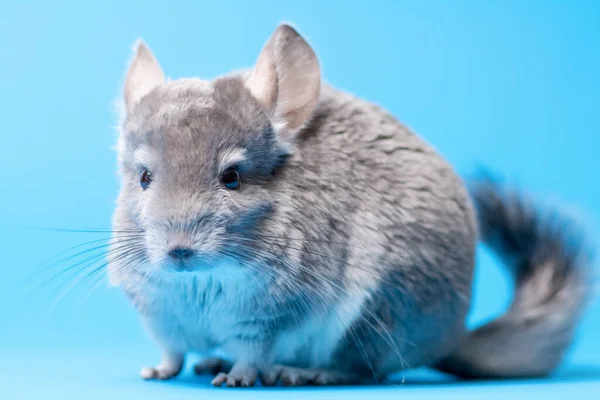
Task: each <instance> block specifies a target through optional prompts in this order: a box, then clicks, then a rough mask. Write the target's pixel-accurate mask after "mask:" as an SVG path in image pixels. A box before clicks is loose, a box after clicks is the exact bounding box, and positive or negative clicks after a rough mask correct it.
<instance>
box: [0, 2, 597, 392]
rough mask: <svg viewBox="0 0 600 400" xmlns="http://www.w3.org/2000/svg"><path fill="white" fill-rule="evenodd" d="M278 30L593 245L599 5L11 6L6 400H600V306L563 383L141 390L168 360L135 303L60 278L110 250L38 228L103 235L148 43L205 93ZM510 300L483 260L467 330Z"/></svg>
mask: <svg viewBox="0 0 600 400" xmlns="http://www.w3.org/2000/svg"><path fill="white" fill-rule="evenodd" d="M281 20H288V21H292V22H293V23H294V24H295V25H296V26H297V27H298V28H299V30H300V31H301V32H302V33H303V34H304V35H305V36H306V37H307V38H308V39H309V41H310V42H311V44H312V45H313V46H314V48H315V49H316V51H317V53H318V55H319V57H320V60H321V64H322V68H323V72H324V76H325V79H326V80H327V81H329V82H330V83H332V84H333V85H335V86H337V87H339V88H342V89H345V90H347V91H350V92H352V93H354V94H356V95H358V96H360V97H364V98H366V99H369V100H372V101H374V102H376V103H379V104H381V105H382V106H384V107H385V108H387V109H388V110H390V111H391V112H392V113H393V114H394V115H396V116H397V117H398V118H399V119H400V120H401V121H403V122H404V123H406V124H407V125H408V126H410V127H411V128H413V129H414V130H416V131H417V132H418V133H419V134H421V135H422V136H423V137H425V138H426V139H427V140H428V141H429V142H430V143H432V144H433V145H434V146H435V147H436V148H437V149H438V150H439V151H440V152H441V153H442V154H443V155H444V156H445V157H446V158H447V159H449V160H450V161H451V162H452V163H453V165H454V166H455V167H456V169H457V170H458V171H459V172H461V173H468V172H470V171H471V170H472V168H473V167H474V166H476V165H477V164H485V165H487V166H489V167H491V168H492V169H493V170H496V171H499V172H501V173H503V174H504V175H505V176H506V177H508V178H509V179H511V180H513V181H514V182H516V183H517V184H519V185H522V186H525V187H527V188H528V189H530V190H531V191H532V192H533V193H534V194H535V195H537V196H538V197H540V198H541V199H543V200H546V201H549V202H552V203H558V204H560V205H561V206H562V207H564V208H565V209H566V210H567V211H568V212H571V213H573V214H574V215H576V216H577V217H578V218H580V219H581V220H583V221H584V222H585V224H586V226H587V227H588V228H589V230H590V233H591V234H592V237H593V238H594V239H592V240H593V244H594V246H596V247H598V244H600V241H599V240H598V238H599V237H600V229H598V227H599V226H600V224H599V222H600V179H599V177H598V175H599V174H600V162H599V160H598V147H600V118H598V115H599V112H600V78H599V76H600V2H598V1H594V0H590V1H584V0H578V1H543V0H528V1H522V0H510V1H495V2H493V1H487V2H481V1H475V0H473V1H466V0H461V1H449V0H441V1H433V0H426V1H411V2H408V1H368V2H366V1H362V2H359V1H258V0H256V1H231V0H230V1H219V2H216V1H210V2H209V1H191V0H188V1H173V2H166V1H165V2H153V1H141V0H130V1H116V0H107V1H96V2H83V1H64V0H55V1H51V2H50V1H41V0H38V1H36V0H30V1H9V0H2V1H0V115H1V119H0V121H1V122H0V255H1V256H0V399H6V400H12V399H34V398H45V399H54V398H56V399H83V398H85V399H107V398H110V399H138V398H139V399H142V398H143V399H155V398H156V399H158V398H177V399H198V398H211V399H234V398H235V399H244V398H273V399H278V398H281V397H282V396H286V397H289V398H300V397H302V398H304V397H306V398H315V399H317V398H335V397H336V396H339V397H344V398H346V399H352V398H356V399H359V398H368V397H369V396H377V397H379V398H403V399H413V398H432V397H439V398H456V399H468V398H486V399H487V398H508V396H512V398H527V399H533V398H541V399H549V398H562V397H565V396H569V397H570V398H573V399H575V398H577V399H579V398H598V397H597V396H598V393H600V341H599V340H598V337H599V336H600V313H599V312H598V311H600V302H599V301H598V300H597V299H596V298H597V296H595V297H596V298H595V299H594V301H593V304H592V305H591V307H590V309H589V310H588V313H587V315H586V318H585V320H584V323H583V325H582V326H581V329H580V331H579V334H578V338H577V342H576V344H575V345H574V347H573V350H572V352H571V353H570V354H569V358H568V360H567V363H566V364H565V366H564V367H563V368H562V369H561V370H560V371H558V372H557V374H556V376H554V377H553V378H551V379H549V380H538V381H520V382H496V383H493V382H492V383H489V382H488V383H445V384H436V382H438V381H437V377H432V376H430V375H425V374H424V375H422V376H421V375H419V377H418V378H414V379H412V380H411V379H410V375H409V376H408V377H407V379H406V381H405V383H404V384H403V385H402V384H398V385H396V386H391V385H387V386H386V385H382V386H381V387H360V388H305V389H284V388H270V389H262V388H254V389H244V390H235V391H232V390H228V389H225V388H222V389H215V388H212V387H210V385H209V381H208V379H204V378H196V377H194V376H193V374H192V373H191V372H190V371H189V370H187V371H186V372H185V373H184V375H183V376H182V377H180V378H178V379H177V380H175V381H172V382H143V381H142V380H141V379H139V378H138V372H139V368H140V367H141V366H142V365H147V364H152V363H155V362H157V361H158V359H159V355H160V353H159V349H158V348H157V347H156V346H154V344H153V343H152V342H151V341H150V340H149V339H148V338H147V336H146V334H145V332H144V331H143V329H142V327H141V325H140V323H139V321H138V318H137V315H136V313H135V312H134V310H133V309H132V307H131V306H130V305H129V304H128V302H127V301H126V299H125V297H124V296H123V295H122V294H121V293H120V291H119V290H116V289H111V288H108V287H107V285H106V282H105V281H103V280H99V279H97V277H96V276H95V275H93V276H90V277H85V276H83V277H82V276H81V275H79V276H76V277H75V278H70V273H71V272H73V273H74V272H76V271H77V269H76V268H72V269H71V270H67V268H69V266H70V265H72V263H70V262H69V260H67V261H64V262H62V263H60V264H58V265H52V264H51V263H48V262H47V261H48V259H49V258H50V257H51V256H54V255H56V254H57V253H59V252H60V251H62V250H64V249H66V248H69V247H72V246H75V245H77V244H80V243H84V242H88V241H92V240H100V239H104V238H105V237H106V233H102V232H97V233H93V232H62V231H55V230H54V231H49V230H41V229H38V228H39V227H51V228H66V229H76V230H77V229H88V228H98V229H100V230H102V229H106V228H108V226H109V224H110V217H111V212H112V208H113V204H114V199H115V196H116V194H117V190H118V180H117V176H116V168H115V153H114V151H113V148H112V147H113V145H114V143H115V137H116V132H115V130H114V129H113V127H114V124H115V123H116V121H117V116H116V114H115V113H114V112H113V111H114V110H113V102H114V99H115V98H116V97H117V96H118V95H119V94H120V93H121V84H122V82H123V77H124V71H125V67H126V65H127V63H128V60H129V57H130V53H131V45H132V43H133V42H134V40H135V39H136V38H138V37H142V38H144V39H145V40H146V42H147V43H148V44H149V45H150V47H151V48H152V49H153V50H154V52H155V54H156V56H157V57H158V59H159V61H160V62H161V64H162V67H163V69H164V70H165V72H166V73H167V74H168V75H170V76H171V77H183V76H200V77H203V78H211V77H214V76H217V75H219V74H221V73H225V72H228V71H230V70H232V69H236V68H240V67H246V66H250V65H252V64H253V62H254V61H255V58H256V56H257V55H258V52H259V51H260V48H261V47H262V45H263V43H264V42H265V41H266V39H267V38H268V37H269V35H270V34H271V32H272V30H273V29H274V28H275V26H276V25H277V24H278V23H279V22H280V21H281ZM594 235H595V236H594ZM69 254H74V253H73V252H71V253H69ZM60 258H61V257H60V256H58V257H57V258H56V259H60ZM44 263H45V264H44ZM44 265H46V267H41V268H40V266H44ZM65 270H66V272H63V273H62V274H59V273H60V271H65ZM78 277H80V278H82V279H78ZM509 293H510V285H509V283H508V281H507V279H506V277H505V276H504V274H503V273H502V272H501V269H500V268H499V267H498V265H496V261H495V259H494V258H492V257H491V256H490V255H489V254H488V253H486V252H485V251H483V252H481V253H480V256H479V263H478V270H477V274H476V287H475V305H474V308H473V311H472V314H471V323H472V324H474V325H476V324H478V323H480V322H481V321H483V320H485V319H487V318H490V317H491V316H493V315H496V314H498V313H500V312H502V310H503V309H504V307H506V305H507V302H508V300H509ZM596 293H597V291H596ZM594 393H595V394H594ZM595 396H596V397H595Z"/></svg>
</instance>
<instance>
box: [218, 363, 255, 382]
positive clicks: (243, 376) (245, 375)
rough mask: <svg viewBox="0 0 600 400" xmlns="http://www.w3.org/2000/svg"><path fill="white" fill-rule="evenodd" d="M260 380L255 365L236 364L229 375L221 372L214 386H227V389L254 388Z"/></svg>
mask: <svg viewBox="0 0 600 400" xmlns="http://www.w3.org/2000/svg"><path fill="white" fill-rule="evenodd" d="M256 378H258V369H257V368H256V366H254V365H253V364H249V363H244V362H240V361H238V362H236V363H235V364H234V365H233V368H231V371H229V373H225V372H219V373H218V374H217V376H215V378H214V379H213V380H212V382H211V383H212V384H213V385H214V386H221V385H223V384H226V385H227V387H250V386H254V384H255V383H256Z"/></svg>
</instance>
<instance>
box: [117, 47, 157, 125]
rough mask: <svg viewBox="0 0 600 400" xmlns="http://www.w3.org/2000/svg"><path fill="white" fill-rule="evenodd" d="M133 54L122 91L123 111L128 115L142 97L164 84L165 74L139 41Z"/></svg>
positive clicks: (148, 50) (147, 49)
mask: <svg viewBox="0 0 600 400" xmlns="http://www.w3.org/2000/svg"><path fill="white" fill-rule="evenodd" d="M133 52H134V55H133V58H132V60H131V63H130V64H129V69H128V70H127V75H126V78H125V87H124V90H123V96H124V100H125V111H126V112H127V113H128V114H129V113H130V112H131V111H132V110H133V108H134V107H135V106H136V105H137V103H138V102H139V101H140V100H141V99H142V97H144V96H145V95H147V94H148V93H150V91H152V89H154V88H155V87H157V86H159V85H160V84H162V83H164V82H165V74H164V73H163V71H162V69H161V68H160V65H159V64H158V61H157V60H156V58H155V57H154V54H152V51H151V50H150V49H149V48H148V46H146V44H145V43H144V42H143V41H142V40H141V39H138V40H137V41H136V42H135V44H134V46H133Z"/></svg>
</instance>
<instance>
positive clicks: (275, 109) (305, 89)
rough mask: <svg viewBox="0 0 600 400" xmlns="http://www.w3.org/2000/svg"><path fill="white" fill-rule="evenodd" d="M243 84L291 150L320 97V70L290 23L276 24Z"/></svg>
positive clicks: (304, 42) (311, 50)
mask: <svg viewBox="0 0 600 400" xmlns="http://www.w3.org/2000/svg"><path fill="white" fill-rule="evenodd" d="M246 86H247V87H248V89H250V91H251V92H252V94H253V95H254V97H255V98H256V99H257V100H258V101H259V103H260V104H261V105H262V106H263V108H264V109H265V111H266V112H267V114H268V115H269V117H270V118H271V121H272V123H273V126H274V128H275V131H276V132H277V134H278V138H279V141H280V144H281V146H282V148H283V149H286V150H287V151H291V148H292V147H293V144H294V140H295V138H296V133H297V132H298V131H299V130H300V129H301V128H302V126H304V125H305V124H306V122H307V121H308V120H309V119H310V117H311V115H312V113H313V111H314V109H315V106H316V105H317V102H318V100H319V95H320V90H321V70H320V67H319V61H318V59H317V56H316V55H315V53H314V51H313V49H312V48H311V47H310V45H309V44H308V43H307V42H306V41H305V40H304V39H303V38H302V36H300V34H299V33H298V32H297V31H296V30H295V29H294V28H292V27H291V26H290V25H288V24H281V25H279V26H278V27H277V29H276V30H275V32H274V33H273V35H272V36H271V38H270V39H269V40H268V41H267V43H266V44H265V46H264V47H263V49H262V51H261V53H260V55H259V57H258V60H257V61H256V65H255V66H254V69H253V70H252V72H251V73H250V75H249V77H248V80H247V81H246Z"/></svg>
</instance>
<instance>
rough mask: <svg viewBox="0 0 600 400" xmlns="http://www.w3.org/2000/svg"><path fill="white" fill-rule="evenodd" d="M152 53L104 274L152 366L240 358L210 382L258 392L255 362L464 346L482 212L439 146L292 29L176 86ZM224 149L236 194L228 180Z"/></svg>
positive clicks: (413, 357) (326, 374)
mask: <svg viewBox="0 0 600 400" xmlns="http://www.w3.org/2000/svg"><path fill="white" fill-rule="evenodd" d="M139 46H140V47H138V50H137V55H138V56H137V57H136V58H135V59H134V62H133V63H132V69H130V73H129V74H128V83H127V84H126V93H125V98H126V103H127V104H126V109H127V110H128V111H127V115H126V118H125V121H124V123H123V125H122V132H121V134H120V138H119V166H120V171H121V175H122V190H121V193H120V195H119V198H118V201H117V208H116V211H115V215H114V229H115V235H114V239H113V251H112V252H111V254H112V257H113V258H112V260H111V261H112V262H111V265H110V267H109V273H110V276H111V279H112V281H113V282H114V283H116V284H120V285H121V286H122V287H123V288H124V290H125V291H126V293H127V294H128V296H129V298H130V299H131V300H132V302H133V303H134V305H135V306H136V307H137V309H138V310H139V311H140V314H141V315H142V319H143V321H144V323H145V325H146V326H147V328H148V329H149V331H150V334H151V335H152V336H153V337H154V338H155V339H156V341H157V342H158V343H159V345H160V346H161V347H162V348H163V349H164V351H165V358H164V360H163V363H161V365H159V366H158V367H155V368H154V369H146V370H144V372H143V375H144V377H146V378H156V377H159V378H160V377H164V378H168V377H170V376H174V375H176V374H177V373H178V372H179V370H180V369H181V364H182V362H183V358H184V355H185V354H186V353H189V352H199V353H206V354H208V353H211V352H213V351H214V350H221V351H224V352H225V353H226V354H227V355H228V357H229V358H231V360H232V361H233V362H234V366H233V368H232V369H231V371H229V376H227V371H219V372H222V373H221V374H220V375H219V376H218V377H217V378H216V380H215V384H221V383H227V384H228V385H232V386H238V385H250V384H253V382H254V380H255V379H256V375H257V372H258V373H260V374H262V375H263V376H268V377H271V378H267V381H272V380H273V379H275V380H277V379H281V380H282V381H287V382H288V383H289V382H292V384H294V382H296V383H298V382H300V383H307V382H316V383H319V382H321V383H328V384H331V383H341V382H344V383H348V382H350V381H356V380H360V379H362V378H369V377H371V376H375V377H381V376H384V375H386V374H388V373H391V372H395V371H398V370H401V369H403V368H407V367H417V366H423V365H433V364H435V363H436V362H437V361H439V360H440V359H441V358H443V357H446V356H447V355H449V354H451V353H452V352H453V351H454V350H455V349H456V347H457V346H458V345H459V344H461V343H463V339H464V340H467V338H468V332H467V331H466V329H465V317H466V315H467V312H468V309H469V306H470V299H471V284H472V275H473V265H474V257H475V246H476V242H477V232H476V222H475V216H474V212H473V209H472V206H471V200H470V198H469V195H468V192H467V190H466V189H465V187H464V185H463V183H462V182H461V180H460V179H459V178H458V177H457V175H456V174H455V172H454V171H453V169H452V168H451V167H450V166H449V165H448V163H447V162H446V161H444V160H443V159H442V158H441V157H440V156H439V155H438V154H437V153H436V151H435V150H434V149H433V148H432V147H431V146H429V145H428V144H427V143H425V142H424V141H423V140H422V139H421V138H419V137H418V136H416V135H415V134H413V133H412V132H411V131H410V130H409V129H407V128H406V127H404V126H403V125H401V124H400V123H399V122H398V121H397V120H396V119H395V118H394V117H393V116H391V115H390V114H388V113H387V112H386V111H385V110H383V109H381V108H379V107H377V106H375V105H373V104H370V103H368V102H365V101H362V100H359V99H357V98H355V97H353V96H351V95H349V94H346V93H344V92H341V91H338V90H336V89H333V88H331V87H330V86H327V85H321V84H320V74H319V71H318V61H317V60H316V56H315V55H314V53H313V52H312V50H311V49H310V46H308V44H307V43H306V42H305V41H304V40H303V39H302V38H301V37H300V36H299V35H298V34H297V33H296V32H295V30H293V28H291V27H289V26H287V25H282V26H280V27H279V28H278V29H277V30H276V32H275V34H274V35H273V37H272V38H271V39H270V41H269V42H268V43H267V45H266V46H265V48H264V49H263V52H262V53H261V56H260V57H259V61H258V62H257V67H255V68H254V69H253V70H251V71H249V72H241V73H236V74H230V75H226V76H223V77H221V78H218V79H216V80H215V81H213V82H206V81H202V80H199V79H182V80H176V81H170V82H164V81H162V77H163V74H162V71H161V70H160V67H158V63H157V62H156V60H155V59H154V57H153V56H152V54H151V52H150V51H149V50H148V49H147V48H146V47H145V46H144V45H143V44H140V45H139ZM140 54H141V58H140ZM298 60H300V61H298ZM265 71H266V72H265ZM144 77H150V79H151V80H153V81H145V83H144V84H140V82H141V81H143V79H142V78H144ZM264 85H266V86H264ZM137 88H139V89H137ZM315 88H317V89H319V88H320V89H319V90H317V91H315ZM136 90H137V91H136ZM295 94H296V95H297V96H295ZM307 110H308V111H307ZM228 160H230V161H231V160H236V162H237V167H238V169H239V171H240V174H241V189H239V190H237V191H230V190H227V189H225V188H224V187H223V185H222V184H221V183H220V180H219V177H220V173H221V172H222V171H223V170H224V169H226V168H228V167H230V166H231V165H228V164H227V163H228V162H229V161H228ZM143 168H147V169H149V170H151V171H152V176H153V181H152V183H151V185H150V187H149V188H148V189H147V190H146V191H143V190H142V189H141V188H140V185H139V179H140V173H141V171H142V169H143ZM174 246H187V247H192V248H193V249H194V250H195V251H196V252H197V254H198V255H197V256H195V257H194V259H193V260H192V261H190V262H187V263H186V265H185V268H183V269H185V271H182V270H181V269H182V268H178V267H181V265H179V266H178V265H175V263H174V262H172V261H169V259H168V257H167V253H168V250H169V249H170V248H173V247H174ZM557 304H558V305H560V303H557ZM569 322H570V323H572V324H574V322H575V321H574V320H573V321H569ZM211 363H212V361H211ZM213 364H214V363H213ZM211 365H212V364H211ZM219 365H221V364H219ZM223 365H224V364H223ZM292 367H293V368H292ZM203 368H204V369H205V367H203V366H200V367H199V368H198V370H203ZM298 371H304V372H302V373H299V372H298ZM497 375H503V374H497ZM504 375H506V374H504ZM273 377H274V378H273ZM252 378H253V379H252ZM270 383H273V382H270ZM284 383H285V382H284Z"/></svg>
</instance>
